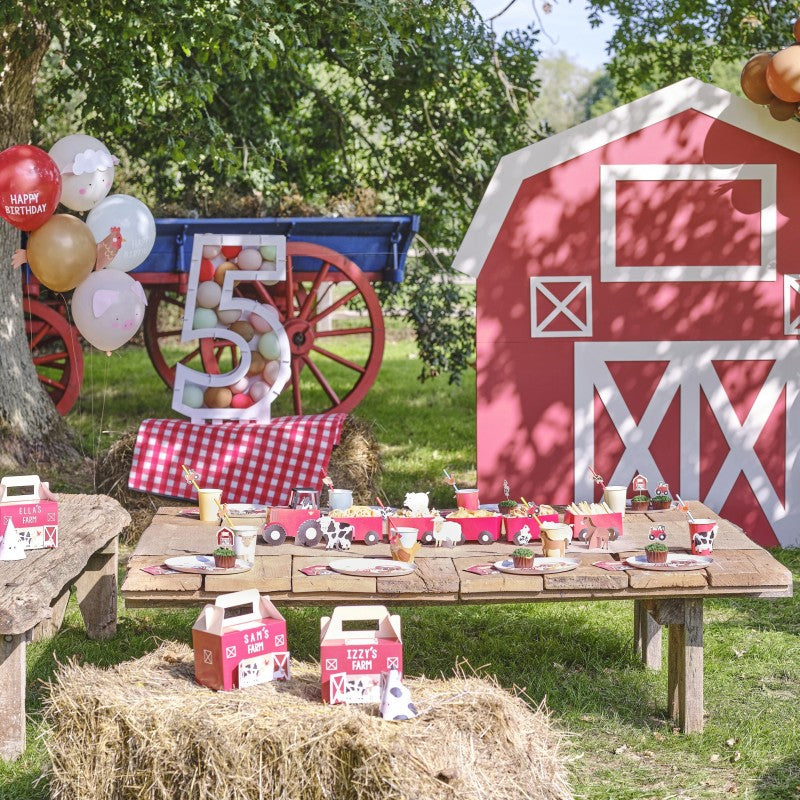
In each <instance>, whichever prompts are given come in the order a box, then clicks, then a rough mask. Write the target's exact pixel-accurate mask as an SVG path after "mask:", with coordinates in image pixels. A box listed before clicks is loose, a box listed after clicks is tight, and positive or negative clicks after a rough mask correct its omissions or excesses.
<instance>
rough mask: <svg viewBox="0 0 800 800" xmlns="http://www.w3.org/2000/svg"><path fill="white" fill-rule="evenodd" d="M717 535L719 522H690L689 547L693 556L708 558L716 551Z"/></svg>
mask: <svg viewBox="0 0 800 800" xmlns="http://www.w3.org/2000/svg"><path fill="white" fill-rule="evenodd" d="M716 535H717V521H716V520H714V519H695V520H694V522H692V521H690V522H689V546H690V547H691V549H692V554H693V555H696V556H707V555H710V554H711V551H712V550H713V549H714V547H713V543H714V537H715V536H716Z"/></svg>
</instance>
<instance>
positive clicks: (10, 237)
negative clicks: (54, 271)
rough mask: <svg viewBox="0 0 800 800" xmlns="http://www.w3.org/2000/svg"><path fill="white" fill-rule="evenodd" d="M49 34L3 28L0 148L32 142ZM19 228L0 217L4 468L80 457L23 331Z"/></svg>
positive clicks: (36, 27)
mask: <svg viewBox="0 0 800 800" xmlns="http://www.w3.org/2000/svg"><path fill="white" fill-rule="evenodd" d="M49 42H50V34H49V33H48V32H47V30H46V28H45V26H44V25H41V24H39V23H36V22H33V21H31V20H30V18H29V19H27V20H25V21H24V22H21V23H20V26H19V27H18V28H16V29H11V30H9V29H5V30H2V31H0V64H2V65H3V69H2V71H1V72H0V150H5V149H6V148H7V147H11V146H12V145H15V144H25V143H27V142H29V141H30V138H31V133H32V131H33V119H34V103H33V92H34V84H35V82H36V76H37V73H38V71H39V66H40V64H41V62H42V58H43V56H44V54H45V52H46V51H47V47H48V45H49ZM19 246H20V232H19V231H18V230H16V229H15V228H13V227H11V225H9V224H8V223H7V222H5V221H4V220H3V221H0V298H2V306H0V308H1V309H2V310H0V471H6V470H13V469H15V468H19V467H20V466H28V465H31V464H35V463H37V462H45V463H53V462H58V461H62V460H65V459H71V458H76V457H77V455H78V454H77V452H76V451H75V449H74V447H73V444H72V436H71V434H70V431H69V429H68V428H67V426H66V425H65V424H64V422H63V421H62V419H61V417H60V416H59V415H58V413H57V412H56V410H55V406H54V405H53V403H52V401H51V400H50V398H49V396H48V395H47V393H46V392H45V390H44V389H43V388H42V386H41V384H40V383H39V379H38V377H37V375H36V370H35V369H34V366H33V362H32V360H31V355H30V350H29V348H28V342H27V337H26V334H25V321H24V317H23V313H22V281H21V279H20V273H19V270H17V269H14V268H13V267H11V256H12V254H13V252H14V250H16V249H17V248H18V247H19Z"/></svg>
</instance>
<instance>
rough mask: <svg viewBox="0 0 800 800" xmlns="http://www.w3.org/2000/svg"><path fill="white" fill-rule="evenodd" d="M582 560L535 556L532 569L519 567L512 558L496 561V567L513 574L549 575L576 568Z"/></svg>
mask: <svg viewBox="0 0 800 800" xmlns="http://www.w3.org/2000/svg"><path fill="white" fill-rule="evenodd" d="M580 563H581V562H580V561H578V560H577V559H575V558H546V557H541V558H534V559H533V567H531V568H530V569H517V568H516V567H515V566H514V561H513V560H512V559H510V558H507V559H505V560H504V561H495V562H494V568H495V569H498V570H500V572H508V573H510V574H511V575H548V574H550V573H552V572H569V571H570V570H571V569H575V567H577V566H578V565H579V564H580Z"/></svg>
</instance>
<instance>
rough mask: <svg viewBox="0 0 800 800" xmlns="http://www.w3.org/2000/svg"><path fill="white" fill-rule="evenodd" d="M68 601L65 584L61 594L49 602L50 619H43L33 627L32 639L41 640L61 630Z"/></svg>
mask: <svg viewBox="0 0 800 800" xmlns="http://www.w3.org/2000/svg"><path fill="white" fill-rule="evenodd" d="M68 603H69V586H65V587H64V590H63V591H62V592H61V594H60V595H59V596H58V597H57V598H56V599H55V600H53V602H52V603H50V619H43V620H42V621H41V622H40V623H39V624H38V625H37V626H36V627H35V628H34V629H33V641H34V642H41V641H42V640H43V639H49V638H50V637H51V636H55V635H56V634H57V633H58V632H59V630H61V623H63V622H64V614H65V613H66V610H67V604H68Z"/></svg>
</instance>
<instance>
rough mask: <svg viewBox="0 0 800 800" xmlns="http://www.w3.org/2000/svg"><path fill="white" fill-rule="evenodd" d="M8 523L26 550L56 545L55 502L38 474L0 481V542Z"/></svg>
mask: <svg viewBox="0 0 800 800" xmlns="http://www.w3.org/2000/svg"><path fill="white" fill-rule="evenodd" d="M9 520H11V522H13V523H14V527H15V528H16V529H17V532H18V533H19V536H20V539H21V540H22V545H23V547H24V548H25V549H26V550H40V549H42V548H46V547H57V546H58V503H57V502H56V498H55V496H54V495H53V493H52V492H51V491H50V487H49V486H48V484H47V483H43V482H42V481H40V480H39V476H38V475H17V476H14V477H6V478H3V479H2V480H0V539H2V538H3V536H4V533H5V529H6V527H7V526H8V521H9Z"/></svg>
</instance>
